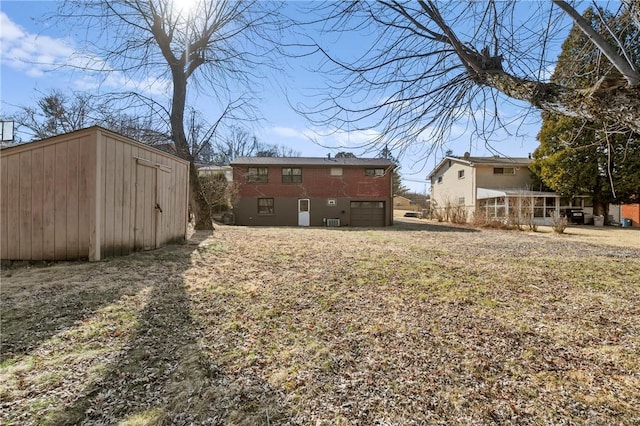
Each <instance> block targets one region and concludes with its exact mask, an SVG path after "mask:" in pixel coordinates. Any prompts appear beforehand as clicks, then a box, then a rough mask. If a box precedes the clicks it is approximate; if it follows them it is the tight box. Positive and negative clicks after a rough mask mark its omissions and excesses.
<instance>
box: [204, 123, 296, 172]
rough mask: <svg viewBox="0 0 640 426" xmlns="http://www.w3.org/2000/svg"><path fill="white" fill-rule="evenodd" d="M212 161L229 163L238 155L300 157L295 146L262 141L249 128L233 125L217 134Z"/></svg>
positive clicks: (213, 145) (213, 144)
mask: <svg viewBox="0 0 640 426" xmlns="http://www.w3.org/2000/svg"><path fill="white" fill-rule="evenodd" d="M211 149H212V152H213V154H212V162H214V163H216V164H229V163H231V162H232V161H233V160H234V159H236V158H237V157H299V156H300V153H299V152H298V151H296V150H294V149H293V148H289V147H287V146H284V145H279V144H267V143H264V142H260V141H259V140H258V138H257V137H256V136H255V135H252V134H251V133H250V132H249V130H247V129H246V128H244V127H240V126H231V127H230V128H229V129H228V131H227V132H226V133H222V132H221V134H219V135H217V138H216V140H215V141H214V142H213V143H212V147H211Z"/></svg>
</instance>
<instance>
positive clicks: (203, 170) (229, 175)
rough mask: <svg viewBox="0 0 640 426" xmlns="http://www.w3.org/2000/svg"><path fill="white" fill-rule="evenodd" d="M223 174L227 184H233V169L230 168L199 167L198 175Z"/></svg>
mask: <svg viewBox="0 0 640 426" xmlns="http://www.w3.org/2000/svg"><path fill="white" fill-rule="evenodd" d="M218 173H220V174H224V177H225V178H226V179H227V182H233V168H232V167H231V166H199V167H198V175H200V176H209V175H215V174H218Z"/></svg>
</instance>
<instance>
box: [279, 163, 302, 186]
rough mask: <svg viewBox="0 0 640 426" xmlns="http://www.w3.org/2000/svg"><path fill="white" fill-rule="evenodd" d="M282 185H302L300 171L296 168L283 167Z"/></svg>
mask: <svg viewBox="0 0 640 426" xmlns="http://www.w3.org/2000/svg"><path fill="white" fill-rule="evenodd" d="M282 183H302V169H301V168H297V167H283V168H282Z"/></svg>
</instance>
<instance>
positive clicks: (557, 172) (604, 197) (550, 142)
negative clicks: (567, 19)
mask: <svg viewBox="0 0 640 426" xmlns="http://www.w3.org/2000/svg"><path fill="white" fill-rule="evenodd" d="M602 13H603V14H604V13H605V12H602ZM583 16H584V18H585V19H586V20H587V21H588V22H591V23H592V25H598V22H600V21H599V20H598V19H597V17H596V13H595V12H594V10H593V9H587V10H586V11H585V13H584V15H583ZM608 17H609V19H607V21H608V23H609V26H610V28H611V29H612V30H613V32H614V33H615V34H616V36H617V37H619V38H624V39H630V38H635V39H637V38H638V36H640V34H639V33H638V29H637V27H634V26H629V25H627V24H626V22H625V21H626V19H625V17H623V19H618V20H614V19H612V17H611V15H608ZM638 53H639V52H638V51H637V50H636V51H635V52H632V54H633V55H634V57H633V59H634V61H635V63H636V64H638V65H640V61H639V60H638V59H639V57H640V56H639V55H638ZM620 78H621V76H620V74H619V72H618V71H617V70H616V69H615V68H614V67H613V66H611V64H610V63H609V62H608V61H606V60H605V59H604V58H603V57H602V54H601V52H600V51H598V50H597V49H595V48H594V47H593V45H592V44H591V43H590V42H589V40H588V39H587V37H586V36H585V35H584V33H583V32H582V31H580V29H578V28H577V27H576V26H574V28H573V29H572V30H571V32H570V34H569V36H568V37H567V40H565V42H564V43H563V45H562V52H561V53H560V56H559V57H558V63H557V65H556V68H555V71H554V73H553V76H552V78H551V81H552V82H554V83H558V84H564V85H566V86H568V87H573V88H576V89H584V88H588V87H592V86H594V85H599V86H600V87H602V86H606V85H607V84H608V82H609V81H617V80H619V79H620ZM614 90H615V89H614ZM611 95H612V96H613V93H612V94H611ZM542 118H543V122H542V128H541V130H540V133H539V134H538V140H539V141H540V146H539V147H538V148H537V149H536V151H535V152H534V155H533V157H534V161H533V163H532V166H531V169H532V171H533V173H534V174H535V175H537V177H538V178H539V179H540V180H541V181H542V183H543V184H544V185H546V186H548V187H549V188H551V189H553V190H555V191H557V192H558V193H560V194H562V195H565V196H569V197H571V196H576V195H591V196H592V197H593V202H594V214H602V215H604V216H605V217H606V216H607V213H608V211H607V209H608V204H609V203H611V202H616V203H620V202H628V201H631V200H633V199H634V197H635V198H636V199H637V197H638V194H639V193H640V135H638V134H637V133H629V132H622V131H619V129H615V128H613V127H612V126H611V125H610V124H605V123H599V122H592V121H585V120H581V119H577V118H571V117H567V116H560V115H557V114H552V113H547V112H545V113H543V114H542Z"/></svg>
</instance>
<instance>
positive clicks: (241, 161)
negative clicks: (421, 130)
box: [229, 156, 397, 167]
mask: <svg viewBox="0 0 640 426" xmlns="http://www.w3.org/2000/svg"><path fill="white" fill-rule="evenodd" d="M259 159H267V160H266V161H265V162H260V161H259ZM314 161H315V162H314ZM352 162H356V163H359V164H352ZM375 163H379V164H375ZM229 165H231V166H244V165H250V166H257V165H265V166H284V165H294V166H320V167H323V166H324V167H362V166H367V165H370V166H372V167H374V166H378V167H397V164H396V163H394V162H393V161H391V160H388V159H386V158H335V157H332V158H328V157H247V156H244V157H238V158H236V159H234V160H233V161H231V162H230V163H229Z"/></svg>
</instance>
